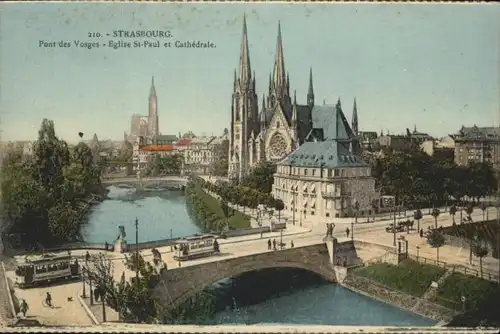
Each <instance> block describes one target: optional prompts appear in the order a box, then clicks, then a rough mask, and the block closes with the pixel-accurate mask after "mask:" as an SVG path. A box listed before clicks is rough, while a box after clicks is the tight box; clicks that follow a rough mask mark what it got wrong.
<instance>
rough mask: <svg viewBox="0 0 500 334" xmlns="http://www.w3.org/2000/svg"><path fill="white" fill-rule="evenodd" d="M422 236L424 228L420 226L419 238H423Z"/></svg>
mask: <svg viewBox="0 0 500 334" xmlns="http://www.w3.org/2000/svg"><path fill="white" fill-rule="evenodd" d="M423 237H424V229H423V228H421V229H420V238H423Z"/></svg>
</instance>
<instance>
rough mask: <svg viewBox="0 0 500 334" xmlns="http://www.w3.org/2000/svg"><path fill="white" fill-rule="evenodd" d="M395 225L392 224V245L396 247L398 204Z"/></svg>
mask: <svg viewBox="0 0 500 334" xmlns="http://www.w3.org/2000/svg"><path fill="white" fill-rule="evenodd" d="M393 216H394V223H393V224H392V233H393V238H392V245H393V246H394V247H396V203H394V214H393Z"/></svg>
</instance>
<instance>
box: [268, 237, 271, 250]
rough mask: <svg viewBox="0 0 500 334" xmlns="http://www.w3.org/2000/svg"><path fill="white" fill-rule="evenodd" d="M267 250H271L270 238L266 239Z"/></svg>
mask: <svg viewBox="0 0 500 334" xmlns="http://www.w3.org/2000/svg"><path fill="white" fill-rule="evenodd" d="M267 250H271V239H269V240H267Z"/></svg>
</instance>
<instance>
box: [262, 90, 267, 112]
mask: <svg viewBox="0 0 500 334" xmlns="http://www.w3.org/2000/svg"><path fill="white" fill-rule="evenodd" d="M265 109H266V95H265V94H264V93H262V109H261V111H264V110H265Z"/></svg>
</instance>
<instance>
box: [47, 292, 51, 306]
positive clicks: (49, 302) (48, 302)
mask: <svg viewBox="0 0 500 334" xmlns="http://www.w3.org/2000/svg"><path fill="white" fill-rule="evenodd" d="M45 303H46V304H47V306H49V307H52V296H51V295H50V292H48V291H47V294H46V296H45Z"/></svg>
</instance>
